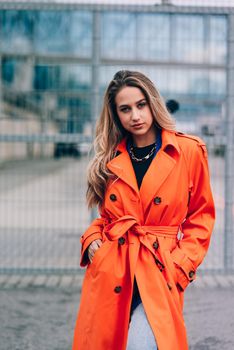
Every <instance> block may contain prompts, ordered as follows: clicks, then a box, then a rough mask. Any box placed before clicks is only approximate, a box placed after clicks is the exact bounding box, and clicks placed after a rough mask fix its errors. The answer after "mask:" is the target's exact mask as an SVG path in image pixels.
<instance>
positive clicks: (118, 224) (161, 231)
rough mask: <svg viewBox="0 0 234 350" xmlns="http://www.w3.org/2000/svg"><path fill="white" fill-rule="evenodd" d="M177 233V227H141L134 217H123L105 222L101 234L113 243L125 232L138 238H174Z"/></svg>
mask: <svg viewBox="0 0 234 350" xmlns="http://www.w3.org/2000/svg"><path fill="white" fill-rule="evenodd" d="M178 231H179V226H156V225H152V226H149V225H141V224H140V223H139V222H138V221H137V220H136V218H135V217H134V216H131V215H124V216H122V217H120V218H118V219H117V220H114V221H111V222H107V223H106V225H105V226H104V230H103V233H104V234H105V235H106V236H107V238H108V239H109V240H111V241H114V240H117V239H119V238H120V237H121V236H123V235H124V234H125V233H126V232H128V233H129V234H133V235H135V236H139V237H143V236H145V235H147V234H151V235H155V236H164V237H165V236H170V237H176V236H177V235H178Z"/></svg>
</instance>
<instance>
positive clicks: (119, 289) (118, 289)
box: [114, 286, 122, 294]
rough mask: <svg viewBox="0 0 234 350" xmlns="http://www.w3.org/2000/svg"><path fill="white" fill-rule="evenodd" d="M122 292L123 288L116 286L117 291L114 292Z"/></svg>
mask: <svg viewBox="0 0 234 350" xmlns="http://www.w3.org/2000/svg"><path fill="white" fill-rule="evenodd" d="M121 290H122V287H121V286H116V287H115V289H114V292H115V293H117V294H118V293H120V292H121Z"/></svg>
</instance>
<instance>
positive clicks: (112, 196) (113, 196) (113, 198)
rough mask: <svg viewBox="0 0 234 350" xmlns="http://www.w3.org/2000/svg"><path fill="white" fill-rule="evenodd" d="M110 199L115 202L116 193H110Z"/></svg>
mask: <svg viewBox="0 0 234 350" xmlns="http://www.w3.org/2000/svg"><path fill="white" fill-rule="evenodd" d="M110 200H111V201H112V202H115V201H116V200H117V197H116V195H115V194H114V193H112V194H111V195H110Z"/></svg>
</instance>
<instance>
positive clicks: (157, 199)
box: [154, 197, 162, 204]
mask: <svg viewBox="0 0 234 350" xmlns="http://www.w3.org/2000/svg"><path fill="white" fill-rule="evenodd" d="M161 202H162V198H161V197H155V198H154V204H160V203H161Z"/></svg>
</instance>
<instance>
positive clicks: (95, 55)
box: [90, 10, 101, 221]
mask: <svg viewBox="0 0 234 350" xmlns="http://www.w3.org/2000/svg"><path fill="white" fill-rule="evenodd" d="M100 16H101V15H100V12H99V11H98V10H95V11H93V32H92V33H93V35H92V87H91V90H92V94H91V96H92V100H91V122H92V136H93V137H94V132H95V125H96V121H97V118H98V114H99V69H100V37H101V33H100V31H101V27H100V25H101V23H100ZM96 216H97V210H96V208H93V209H91V212H90V219H91V221H92V220H93V219H94V218H95V217H96Z"/></svg>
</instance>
